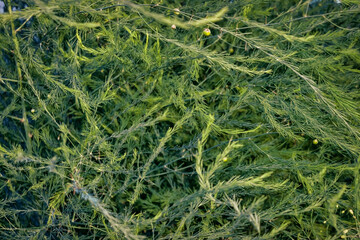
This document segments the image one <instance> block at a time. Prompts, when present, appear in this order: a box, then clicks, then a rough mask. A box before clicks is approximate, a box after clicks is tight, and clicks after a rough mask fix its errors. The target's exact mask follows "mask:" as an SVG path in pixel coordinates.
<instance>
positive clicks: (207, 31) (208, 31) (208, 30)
mask: <svg viewBox="0 0 360 240" xmlns="http://www.w3.org/2000/svg"><path fill="white" fill-rule="evenodd" d="M203 34H204V35H205V36H207V37H208V36H210V35H211V31H210V29H208V28H205V29H204V31H203Z"/></svg>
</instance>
